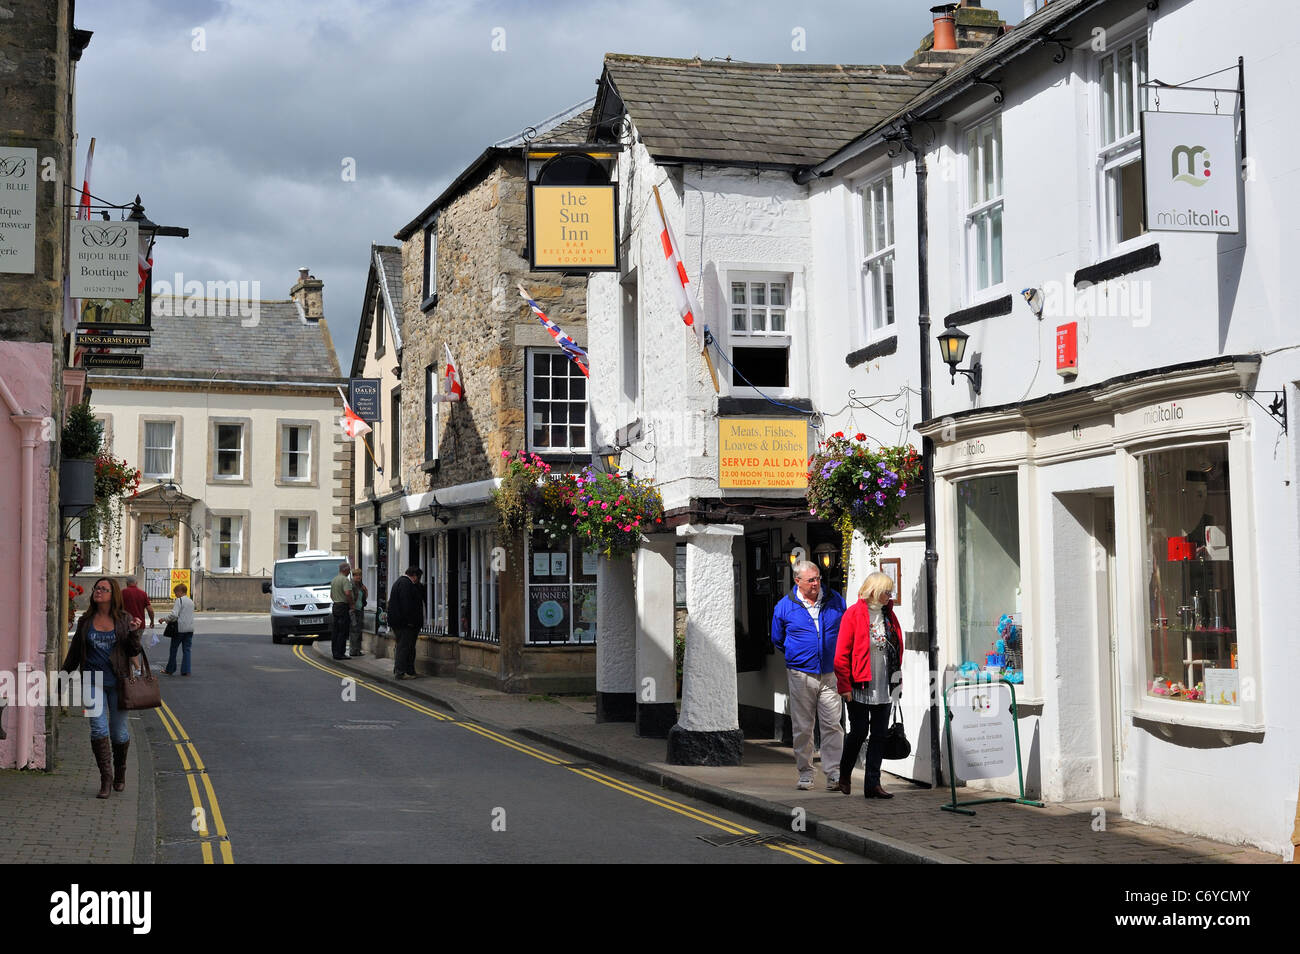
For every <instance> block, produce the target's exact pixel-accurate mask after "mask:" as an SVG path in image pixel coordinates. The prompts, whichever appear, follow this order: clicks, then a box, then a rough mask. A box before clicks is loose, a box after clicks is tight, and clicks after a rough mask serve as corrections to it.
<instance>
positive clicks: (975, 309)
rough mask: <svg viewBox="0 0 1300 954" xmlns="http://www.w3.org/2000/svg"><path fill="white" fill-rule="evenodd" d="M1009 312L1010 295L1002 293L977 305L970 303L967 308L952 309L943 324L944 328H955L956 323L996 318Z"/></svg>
mask: <svg viewBox="0 0 1300 954" xmlns="http://www.w3.org/2000/svg"><path fill="white" fill-rule="evenodd" d="M1009 314H1011V296H1010V295H1002V296H1001V297H999V298H993V299H990V300H989V301H985V302H981V303H979V304H977V305H971V306H970V307H969V308H963V309H961V310H960V311H954V312H953V313H952V314H950V315H948V316H947V317H946V318H944V319H943V326H944V327H945V328H956V327H957V326H958V325H969V324H972V323H974V322H976V321H984V320H985V319H986V318H998V317H1001V316H1002V315H1009Z"/></svg>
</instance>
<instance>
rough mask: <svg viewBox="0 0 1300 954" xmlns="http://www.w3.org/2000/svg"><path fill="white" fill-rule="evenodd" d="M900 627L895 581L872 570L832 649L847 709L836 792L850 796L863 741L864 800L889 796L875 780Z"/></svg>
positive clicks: (899, 655) (896, 664) (898, 662)
mask: <svg viewBox="0 0 1300 954" xmlns="http://www.w3.org/2000/svg"><path fill="white" fill-rule="evenodd" d="M902 658H903V629H902V627H901V626H899V625H898V617H896V616H895V615H894V581H893V580H891V579H890V578H889V577H888V576H887V575H886V574H884V573H879V572H877V573H872V574H870V575H869V576H868V577H867V578H866V579H865V580H863V581H862V586H861V588H860V589H859V590H858V601H857V602H856V603H854V604H853V605H852V606H850V607H849V608H848V610H847V611H846V612H845V614H844V618H843V619H842V620H840V635H839V641H838V643H837V644H836V647H835V681H836V683H837V688H838V689H839V692H840V695H841V696H842V697H843V698H844V701H845V703H846V704H847V705H848V710H849V727H850V731H849V734H848V736H847V737H846V738H845V740H844V754H843V756H842V757H841V759H840V791H841V792H843V793H844V794H845V795H850V794H852V788H851V785H850V782H851V779H852V775H851V773H852V771H853V765H854V763H855V762H857V760H858V752H859V751H860V750H861V749H862V742H863V740H864V739H865V740H867V759H866V766H865V768H866V776H867V777H866V791H865V792H863V795H864V796H865V797H866V798H893V797H894V796H893V795H891V794H890V793H889V792H887V791H885V789H884V788H883V787H881V784H880V763H881V762H882V761H883V760H884V750H885V736H886V734H887V733H888V731H889V710H890V701H891V697H890V694H891V691H892V690H893V688H894V685H895V682H896V681H898V684H899V687H900V688H901V685H902V683H901V679H900V678H899V676H898V673H899V672H900V670H901V661H902Z"/></svg>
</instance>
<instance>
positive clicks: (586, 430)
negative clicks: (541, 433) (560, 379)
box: [524, 348, 591, 454]
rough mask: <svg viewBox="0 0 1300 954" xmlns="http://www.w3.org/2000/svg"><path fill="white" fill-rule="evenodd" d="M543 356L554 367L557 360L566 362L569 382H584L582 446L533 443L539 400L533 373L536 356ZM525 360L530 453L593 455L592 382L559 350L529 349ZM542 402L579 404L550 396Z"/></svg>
mask: <svg viewBox="0 0 1300 954" xmlns="http://www.w3.org/2000/svg"><path fill="white" fill-rule="evenodd" d="M542 354H544V355H548V356H549V357H550V358H551V366H552V367H555V362H556V360H560V361H563V362H564V365H565V369H566V371H567V372H568V378H567V380H568V381H573V380H575V379H577V380H581V381H582V382H583V388H584V390H585V394H586V397H584V398H583V399H582V403H583V406H584V407H585V409H586V410H585V413H584V415H583V434H584V435H585V438H586V439H585V441H584V442H583V444H582V445H581V446H575V445H573V444H566V445H565V446H563V447H556V446H538V445H537V444H536V443H535V442H534V441H533V428H534V423H533V415H534V408H535V406H536V403H537V400H538V398H537V385H536V375H535V374H534V373H533V358H534V356H536V355H542ZM524 360H525V361H526V362H527V364H528V382H527V383H528V420H527V424H526V427H527V437H528V450H529V451H530V452H533V453H537V454H590V453H591V387H590V382H589V381H588V380H587V378H586V376H585V375H584V374H583V373H582V371H581V370H580V369H579V368H578V366H577V365H576V364H574V363H573V362H572V361H570V360H569V358H568V357H566V356H565V354H564V352H563V351H560V350H559V349H558V348H528V349H527V350H526V351H525V353H524ZM549 377H551V378H552V379H554V375H551V376H549ZM542 400H544V401H548V402H554V401H557V400H559V401H563V402H564V404H565V406H566V407H567V406H568V405H571V404H575V403H577V402H576V401H575V400H573V399H570V398H568V397H565V398H558V399H557V398H555V397H553V396H550V395H548V396H547V397H545V398H543V399H542ZM565 426H566V428H567V427H569V426H572V425H571V424H566V425H565Z"/></svg>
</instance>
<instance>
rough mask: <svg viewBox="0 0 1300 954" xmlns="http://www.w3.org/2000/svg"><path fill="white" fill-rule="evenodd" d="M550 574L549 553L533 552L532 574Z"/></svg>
mask: <svg viewBox="0 0 1300 954" xmlns="http://www.w3.org/2000/svg"><path fill="white" fill-rule="evenodd" d="M550 575H551V555H550V554H549V553H534V554H533V576H550Z"/></svg>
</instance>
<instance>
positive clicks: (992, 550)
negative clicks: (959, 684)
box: [956, 474, 1024, 669]
mask: <svg viewBox="0 0 1300 954" xmlns="http://www.w3.org/2000/svg"><path fill="white" fill-rule="evenodd" d="M1017 485H1018V481H1017V477H1016V475H1015V474H999V475H996V476H990V477H976V478H973V479H971V480H963V481H960V482H958V483H957V485H956V487H957V606H958V610H957V619H958V630H959V637H960V640H961V644H960V651H961V661H962V662H972V663H974V664H975V665H977V666H981V667H982V666H984V665H985V662H986V659H985V657H986V656H987V655H988V654H989V653H992V652H993V651H994V647H993V644H994V642H995V641H996V640H997V639H998V621H999V620H1000V619H1001V618H1002V617H1003V615H1010V616H1018V614H1019V613H1020V595H1021V591H1020V511H1019V496H1018V489H1019V488H1018V486H1017ZM1017 625H1018V626H1019V625H1020V621H1019V619H1017ZM1006 648H1007V656H1008V659H1007V665H1008V666H1009V667H1011V668H1015V669H1023V667H1024V661H1023V657H1022V655H1021V654H1022V653H1023V646H1021V645H1018V644H1010V645H1008V646H1007V647H1006Z"/></svg>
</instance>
